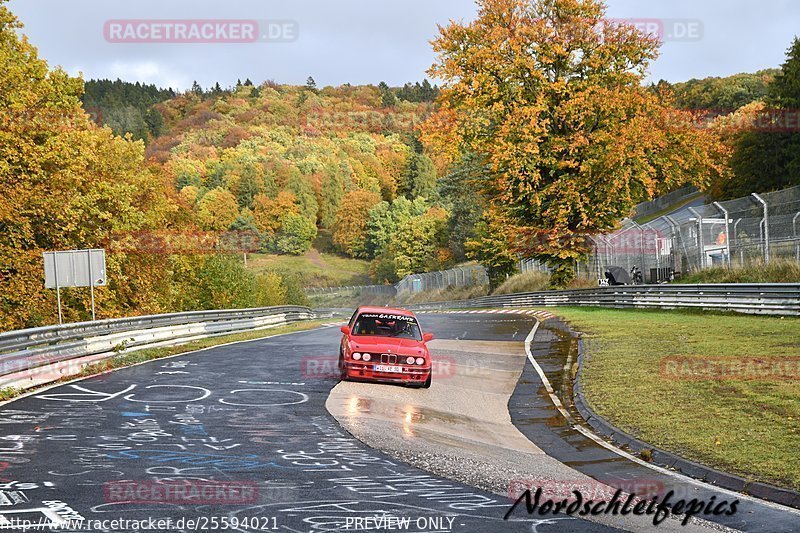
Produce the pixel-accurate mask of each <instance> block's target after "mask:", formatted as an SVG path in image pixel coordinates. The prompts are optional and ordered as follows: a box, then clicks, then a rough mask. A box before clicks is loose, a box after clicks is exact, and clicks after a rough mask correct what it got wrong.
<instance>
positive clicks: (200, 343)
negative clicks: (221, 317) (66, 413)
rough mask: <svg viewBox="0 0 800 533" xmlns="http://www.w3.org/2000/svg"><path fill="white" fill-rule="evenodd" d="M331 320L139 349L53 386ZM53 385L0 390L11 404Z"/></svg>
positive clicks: (296, 329)
mask: <svg viewBox="0 0 800 533" xmlns="http://www.w3.org/2000/svg"><path fill="white" fill-rule="evenodd" d="M329 321H330V319H327V320H304V321H300V322H293V323H291V324H287V325H285V326H278V327H276V328H270V329H262V330H257V331H246V332H243V333H232V334H230V335H221V336H219V337H211V338H208V339H200V340H197V341H193V342H190V343H187V344H181V345H180V346H166V347H161V348H149V349H145V350H139V351H136V352H130V353H127V354H126V353H121V354H119V355H116V356H114V357H110V358H108V359H105V360H103V361H98V362H97V363H93V364H91V365H88V366H87V367H86V368H84V369H83V371H82V372H80V373H79V374H75V375H72V376H65V377H63V378H62V379H59V380H57V381H55V382H54V383H66V382H69V381H73V380H75V379H80V378H88V377H91V376H95V375H97V374H103V373H105V372H111V371H112V370H116V369H119V368H125V367H129V366H133V365H137V364H139V363H146V362H147V361H154V360H156V359H164V358H165V357H171V356H174V355H180V354H182V353H187V352H194V351H196V350H201V349H203V348H211V347H213V346H218V345H220V344H226V343H230V342H239V341H249V340H255V339H264V338H267V337H274V336H275V335H282V334H286V333H293V332H295V331H305V330H308V329H313V328H316V327H318V326H320V325H322V324H324V323H325V322H329ZM49 386H52V383H48V384H43V385H41V386H38V387H32V388H29V389H16V388H13V387H7V388H4V389H0V401H2V402H4V401H8V400H12V399H14V398H16V397H17V396H20V395H22V394H25V393H27V392H30V391H33V390H36V389H41V388H42V387H49Z"/></svg>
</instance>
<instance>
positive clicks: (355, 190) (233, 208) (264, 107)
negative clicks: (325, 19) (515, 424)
mask: <svg viewBox="0 0 800 533" xmlns="http://www.w3.org/2000/svg"><path fill="white" fill-rule="evenodd" d="M436 90H437V89H436V88H435V87H432V86H431V85H430V84H429V83H428V82H427V80H425V81H423V82H422V83H421V84H420V83H417V84H414V85H412V84H407V85H406V86H405V87H403V88H399V89H392V88H389V87H388V86H387V85H386V84H380V85H378V86H342V87H326V88H323V89H319V88H317V87H316V84H315V83H314V81H313V79H311V78H309V80H308V83H307V84H306V85H305V86H302V87H296V86H286V85H278V84H275V83H272V82H268V83H264V84H262V85H259V86H255V85H253V84H252V83H249V82H245V83H244V84H237V86H236V87H235V88H233V89H230V90H221V89H219V88H214V89H212V90H211V91H203V90H202V89H199V90H194V91H189V92H188V93H186V94H183V95H179V96H177V97H175V98H173V99H171V100H169V101H167V102H164V103H162V104H159V105H157V106H155V109H157V110H158V111H159V113H160V114H161V115H162V116H163V117H164V130H165V134H164V135H162V136H161V137H159V138H157V139H155V140H153V141H152V142H151V143H150V145H149V146H148V149H147V155H148V158H149V160H150V161H151V162H152V163H153V164H155V165H158V167H159V168H160V169H161V175H162V176H163V177H164V179H165V180H166V182H167V183H170V184H172V185H173V186H174V187H175V190H176V191H178V192H179V195H180V199H181V202H182V205H183V206H184V207H185V208H187V209H188V210H190V211H191V213H192V214H193V222H194V223H196V224H197V225H198V226H199V227H200V228H202V229H204V230H210V231H229V230H233V231H248V232H255V233H257V234H258V236H259V246H258V248H259V250H260V251H262V252H268V253H280V254H302V253H304V252H306V251H307V250H308V249H309V248H310V247H311V245H312V243H313V242H314V240H315V238H316V237H317V233H318V231H323V232H330V233H331V234H332V242H333V245H334V246H335V249H336V251H338V252H340V253H343V254H346V255H348V256H350V257H354V258H360V259H367V260H374V265H373V269H372V271H373V274H374V276H375V278H376V280H378V281H387V280H388V281H394V280H396V279H398V277H401V276H404V275H406V274H409V273H412V272H418V271H423V270H435V269H439V268H443V267H447V266H449V265H451V264H452V263H453V262H454V261H456V260H463V259H464V241H465V239H466V238H467V237H468V236H469V229H467V230H466V231H465V230H464V228H463V227H461V226H462V225H463V224H462V222H463V219H464V216H463V214H462V213H460V212H459V210H461V211H463V210H464V209H466V210H467V211H470V210H471V209H472V210H474V209H478V206H477V205H475V203H476V202H477V199H475V198H469V199H466V200H465V199H464V198H463V195H464V193H463V191H460V190H458V191H457V190H455V189H458V186H457V185H454V184H452V183H451V184H450V186H449V188H448V187H445V189H444V193H443V194H442V193H441V192H440V188H441V186H445V185H446V184H447V183H448V180H446V179H445V180H442V181H441V182H440V180H439V178H440V175H439V173H438V171H437V168H436V166H435V164H434V162H433V161H432V160H431V158H430V157H429V156H428V155H426V154H425V153H424V150H423V147H422V145H421V144H420V143H419V141H418V140H417V131H416V130H417V127H418V126H419V125H420V124H421V123H422V122H423V121H424V120H425V119H426V118H427V117H428V116H429V115H430V113H431V111H432V110H433V104H432V103H431V102H430V100H431V99H432V98H434V97H435V94H436ZM439 170H441V169H439ZM458 195H461V196H460V197H458V203H459V205H458V206H456V205H454V201H455V199H456V197H457V196H458ZM465 201H466V202H467V203H470V202H472V203H471V204H470V205H467V206H465V205H464V202H465ZM473 219H474V217H473ZM473 223H474V221H473ZM451 229H454V230H456V232H455V233H452V232H451ZM459 232H460V233H459Z"/></svg>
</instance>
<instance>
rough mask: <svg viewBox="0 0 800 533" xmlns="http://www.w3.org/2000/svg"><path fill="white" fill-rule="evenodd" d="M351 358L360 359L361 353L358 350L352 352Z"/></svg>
mask: <svg viewBox="0 0 800 533" xmlns="http://www.w3.org/2000/svg"><path fill="white" fill-rule="evenodd" d="M353 359H355V360H356V361H361V354H360V353H358V352H356V353H354V354H353Z"/></svg>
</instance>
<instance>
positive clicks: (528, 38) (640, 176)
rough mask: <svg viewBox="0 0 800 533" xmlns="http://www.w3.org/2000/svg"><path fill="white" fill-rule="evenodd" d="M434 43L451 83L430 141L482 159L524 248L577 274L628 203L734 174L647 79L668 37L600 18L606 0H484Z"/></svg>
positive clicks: (705, 136)
mask: <svg viewBox="0 0 800 533" xmlns="http://www.w3.org/2000/svg"><path fill="white" fill-rule="evenodd" d="M478 5H479V12H478V17H477V19H476V20H475V21H473V22H470V23H466V24H463V23H459V22H451V23H450V24H449V25H447V26H445V27H441V28H440V34H439V36H438V37H437V38H436V39H435V40H434V41H433V47H434V51H435V52H436V54H437V56H438V59H437V61H436V63H435V64H434V66H433V67H432V68H431V70H430V74H432V75H433V76H435V77H437V78H438V79H441V80H444V85H443V87H442V90H441V97H440V99H439V102H440V108H439V110H438V111H437V113H436V114H435V115H434V116H433V117H432V118H431V119H430V121H429V122H427V123H426V125H425V126H424V135H423V140H424V141H425V142H426V143H428V144H429V145H430V146H431V147H435V148H436V149H438V150H440V151H441V152H442V153H447V154H449V155H450V156H451V157H452V158H453V159H457V157H458V156H459V155H460V154H462V153H466V152H473V153H475V154H478V155H480V156H483V157H485V158H486V161H487V163H488V169H489V171H490V172H491V174H492V179H491V180H488V181H487V182H486V183H487V188H486V195H487V197H488V198H489V200H490V202H491V203H492V204H493V205H494V206H495V207H496V208H498V209H500V210H502V211H503V212H504V214H505V215H506V219H507V220H508V223H509V226H508V227H507V228H506V233H507V236H508V238H509V239H511V240H513V241H515V244H514V246H515V247H516V248H518V249H519V251H520V252H522V253H524V254H525V255H527V256H532V257H537V258H540V259H543V260H546V261H548V262H549V264H551V265H552V266H555V267H558V268H560V269H565V270H567V271H569V270H570V269H571V265H572V263H573V261H574V260H575V259H576V258H580V257H582V256H583V255H584V254H585V253H586V251H587V248H588V245H587V239H586V238H585V235H587V234H594V233H598V232H602V231H608V230H610V229H612V228H613V227H614V226H615V225H616V224H617V222H618V220H620V219H621V218H624V217H625V216H628V215H629V214H630V212H631V209H632V208H633V206H634V205H635V204H636V203H637V202H640V201H643V200H646V199H648V198H650V197H652V196H653V195H654V194H657V193H660V192H664V191H668V190H670V189H672V188H674V187H677V186H679V185H682V184H686V183H697V184H704V183H706V182H707V181H708V180H709V179H712V178H715V177H717V176H719V175H720V174H721V173H723V172H724V171H725V168H724V165H723V164H722V162H721V161H722V160H723V159H724V155H725V153H724V149H723V148H722V147H721V145H720V144H719V142H718V140H717V138H716V137H715V136H714V135H713V133H711V132H708V131H702V130H696V129H691V128H684V127H673V125H672V124H671V121H670V120H668V118H669V117H671V116H672V115H671V113H669V112H668V111H669V110H668V109H667V107H666V106H665V105H664V104H663V103H662V100H661V99H660V98H659V96H658V95H655V94H653V93H652V92H650V91H648V90H647V89H646V88H644V87H643V85H642V81H643V79H644V75H645V72H646V69H647V67H648V65H649V64H650V62H651V61H652V60H653V59H654V58H655V57H656V55H657V50H658V46H659V43H658V41H657V39H656V38H655V37H652V36H649V35H644V34H642V33H641V32H640V31H638V30H637V29H636V28H634V27H633V26H630V25H626V24H624V23H620V22H615V21H612V20H609V19H607V18H605V7H604V5H603V4H602V3H601V2H600V1H598V0H538V1H530V0H478Z"/></svg>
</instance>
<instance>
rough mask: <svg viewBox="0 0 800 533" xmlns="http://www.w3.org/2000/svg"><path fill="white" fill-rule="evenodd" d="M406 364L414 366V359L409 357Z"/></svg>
mask: <svg viewBox="0 0 800 533" xmlns="http://www.w3.org/2000/svg"><path fill="white" fill-rule="evenodd" d="M406 363H408V364H409V365H413V364H414V358H413V357H410V356H409V357H408V359H406Z"/></svg>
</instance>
